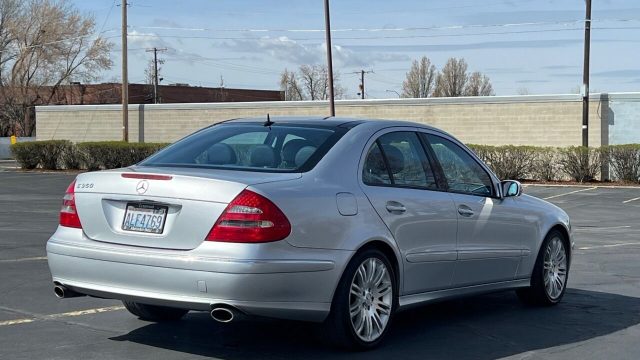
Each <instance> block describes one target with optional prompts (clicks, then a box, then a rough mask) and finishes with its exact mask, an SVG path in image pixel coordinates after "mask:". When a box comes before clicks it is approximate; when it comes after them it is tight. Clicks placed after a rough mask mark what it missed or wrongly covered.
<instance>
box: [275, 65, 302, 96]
mask: <svg viewBox="0 0 640 360" xmlns="http://www.w3.org/2000/svg"><path fill="white" fill-rule="evenodd" d="M280 90H281V91H283V92H284V100H285V101H300V100H303V99H304V97H303V95H302V89H301V88H300V85H299V84H298V79H297V77H296V73H295V72H293V71H289V70H287V69H284V71H283V72H282V74H281V75H280Z"/></svg>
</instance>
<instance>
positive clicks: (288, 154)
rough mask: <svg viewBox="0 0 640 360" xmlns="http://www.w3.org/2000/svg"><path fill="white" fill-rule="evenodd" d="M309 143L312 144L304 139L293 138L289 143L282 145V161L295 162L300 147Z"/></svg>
mask: <svg viewBox="0 0 640 360" xmlns="http://www.w3.org/2000/svg"><path fill="white" fill-rule="evenodd" d="M307 145H311V144H310V143H309V142H308V141H307V140H304V139H293V140H289V141H287V143H286V144H284V146H283V147H282V161H284V162H286V163H288V164H295V161H296V154H297V153H298V151H299V150H300V149H302V148H303V147H305V146H307Z"/></svg>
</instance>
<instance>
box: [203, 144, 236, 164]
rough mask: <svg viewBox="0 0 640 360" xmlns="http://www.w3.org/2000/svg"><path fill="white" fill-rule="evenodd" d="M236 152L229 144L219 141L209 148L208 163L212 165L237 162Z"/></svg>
mask: <svg viewBox="0 0 640 360" xmlns="http://www.w3.org/2000/svg"><path fill="white" fill-rule="evenodd" d="M237 160H238V158H237V156H236V152H235V151H234V150H233V148H232V147H231V146H229V145H228V144H223V143H217V144H215V145H213V146H212V147H210V148H209V149H208V150H207V163H208V164H211V165H226V164H235V163H236V162H237Z"/></svg>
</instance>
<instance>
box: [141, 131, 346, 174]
mask: <svg viewBox="0 0 640 360" xmlns="http://www.w3.org/2000/svg"><path fill="white" fill-rule="evenodd" d="M345 132H346V130H345V129H342V128H340V129H335V128H329V127H327V128H321V127H309V126H296V125H291V126H288V125H284V124H283V125H278V126H271V127H268V126H267V127H265V126H262V125H257V124H221V125H216V126H212V127H210V128H208V129H205V130H202V131H199V132H197V133H195V134H193V135H191V136H188V137H186V138H185V139H183V140H181V141H179V142H177V143H175V144H174V145H172V146H170V147H168V148H166V149H165V150H162V151H161V152H159V153H158V154H156V155H155V156H152V157H151V158H149V159H147V160H145V161H143V162H142V163H140V165H141V166H175V167H203V168H219V169H233V170H249V171H265V172H296V171H307V170H309V169H311V168H312V167H313V166H315V164H316V163H317V162H318V161H319V160H320V159H321V158H322V156H324V154H325V153H326V152H327V151H328V150H329V149H330V148H331V147H332V146H333V145H334V144H335V143H336V142H337V141H338V139H339V138H340V137H341V136H342V135H343V134H344V133H345Z"/></svg>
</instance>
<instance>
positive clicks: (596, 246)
mask: <svg viewBox="0 0 640 360" xmlns="http://www.w3.org/2000/svg"><path fill="white" fill-rule="evenodd" d="M633 245H640V243H637V242H634V243H622V244H608V245H594V246H584V247H579V248H578V250H592V249H605V248H614V247H620V246H633Z"/></svg>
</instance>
